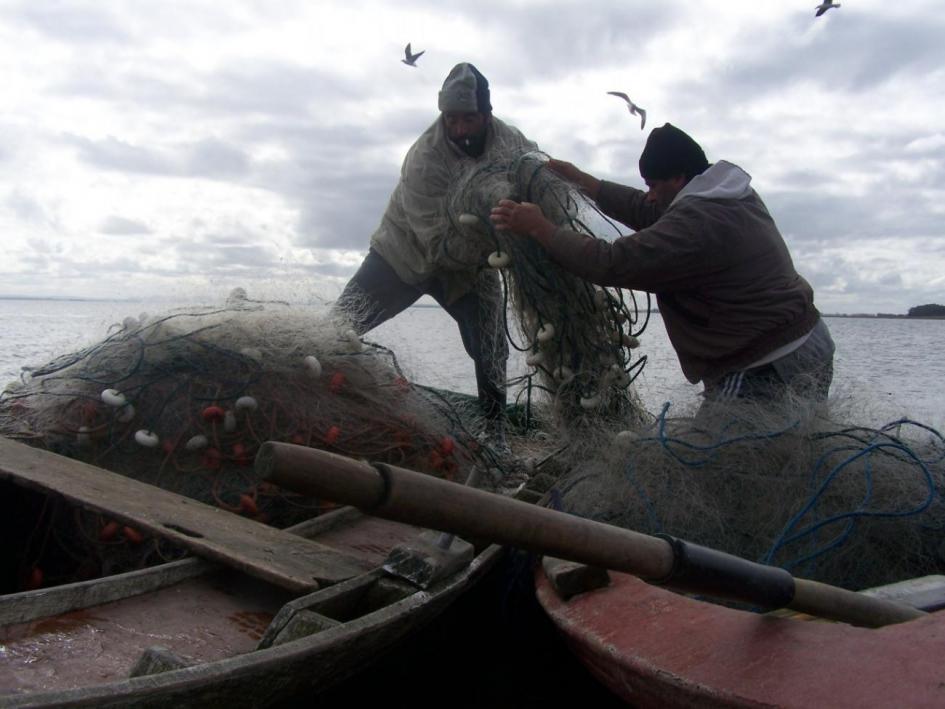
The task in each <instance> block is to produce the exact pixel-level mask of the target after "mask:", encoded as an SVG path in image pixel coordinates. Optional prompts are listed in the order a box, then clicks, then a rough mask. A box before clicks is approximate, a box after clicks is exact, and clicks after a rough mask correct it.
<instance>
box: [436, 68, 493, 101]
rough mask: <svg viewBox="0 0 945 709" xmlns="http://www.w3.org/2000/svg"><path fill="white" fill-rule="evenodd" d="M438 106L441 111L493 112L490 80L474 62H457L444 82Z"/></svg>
mask: <svg viewBox="0 0 945 709" xmlns="http://www.w3.org/2000/svg"><path fill="white" fill-rule="evenodd" d="M438 106H439V109H440V111H458V112H462V113H471V112H475V113H491V112H492V104H491V103H490V102H489V81H488V80H487V79H486V77H484V76H483V75H482V74H481V73H480V72H479V70H478V69H477V68H476V67H474V66H473V65H472V64H469V63H468V62H463V63H461V64H457V65H456V66H454V67H453V70H452V71H450V73H449V76H447V77H446V81H444V82H443V89H442V90H441V91H440V95H439V101H438Z"/></svg>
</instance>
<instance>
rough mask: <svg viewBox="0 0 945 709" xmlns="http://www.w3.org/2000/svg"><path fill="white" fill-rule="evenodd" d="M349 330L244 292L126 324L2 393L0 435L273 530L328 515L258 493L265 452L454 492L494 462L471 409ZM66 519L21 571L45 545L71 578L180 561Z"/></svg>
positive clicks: (290, 497)
mask: <svg viewBox="0 0 945 709" xmlns="http://www.w3.org/2000/svg"><path fill="white" fill-rule="evenodd" d="M345 327H346V325H345V323H344V322H343V321H340V320H333V319H331V317H329V316H328V315H327V314H318V313H315V312H313V311H311V310H304V309H299V308H290V307H283V306H281V305H279V304H274V303H269V304H266V305H263V304H261V303H254V302H253V301H250V300H248V299H247V298H246V297H245V293H243V292H241V290H240V289H237V291H234V294H233V295H232V296H231V298H230V300H229V301H228V303H227V306H226V307H223V308H218V309H204V308H194V309H189V310H187V311H172V312H170V313H167V314H164V315H161V316H159V317H150V318H149V317H146V316H144V317H142V318H141V319H138V318H126V319H125V321H124V322H123V323H122V324H121V325H120V326H115V328H114V331H113V332H112V333H111V334H110V335H109V336H108V337H106V338H105V339H104V340H102V341H101V342H98V343H97V344H94V345H92V346H89V347H87V348H85V349H83V350H81V351H79V352H75V353H73V354H69V355H65V356H62V357H59V358H57V359H56V360H54V361H52V362H50V363H48V364H46V365H44V366H41V367H36V368H33V369H32V370H30V371H29V376H24V377H23V381H21V382H20V383H16V384H13V385H10V386H9V387H8V388H7V389H6V390H5V391H4V392H3V395H2V397H0V434H2V435H4V436H7V437H9V438H13V439H17V440H20V441H23V442H25V443H28V444H30V445H34V446H38V447H42V448H45V449H48V450H51V451H53V452H56V453H59V454H62V455H66V456H69V457H71V458H75V459H77V460H81V461H84V462H87V463H91V464H94V465H96V466H99V467H102V468H106V469H108V470H111V471H114V472H117V473H120V474H122V475H125V476H128V477H132V478H135V479H137V480H141V481H143V482H146V483H150V484H152V485H156V486H158V487H161V488H163V489H165V490H170V491H173V492H176V493H179V494H182V495H186V496H188V497H191V498H194V499H197V500H200V501H202V502H205V503H207V504H211V505H215V506H218V507H220V508H223V509H226V510H229V511H231V512H234V513H237V514H241V515H245V516H247V517H250V518H253V519H256V520H259V521H262V522H266V523H269V524H272V525H274V526H278V527H285V526H288V525H291V524H294V523H296V522H298V521H301V520H303V519H306V518H310V517H312V516H315V515H317V514H318V513H319V512H320V511H322V510H324V509H326V508H328V507H331V506H332V503H331V502H330V501H323V500H317V499H310V498H305V497H301V496H299V495H296V494H292V493H289V492H287V491H285V490H281V489H279V488H276V487H274V486H272V485H269V484H266V483H263V484H255V483H254V482H252V476H250V475H248V474H247V473H248V472H249V471H250V466H251V465H252V464H253V460H254V456H255V454H256V452H257V450H258V448H259V446H260V445H261V444H262V443H263V442H264V441H267V440H276V441H288V442H292V443H297V444H300V445H305V446H312V447H315V448H322V449H325V450H329V451H333V452H336V453H340V454H343V455H347V456H354V457H359V458H366V459H369V460H372V461H384V462H388V463H392V464H395V465H400V466H404V467H407V468H411V469H414V470H419V471H422V472H425V473H428V474H431V475H436V476H439V477H443V478H446V479H451V480H457V481H463V480H464V479H465V478H466V476H467V475H468V474H469V472H470V470H471V469H472V467H473V466H474V465H476V464H477V463H479V462H483V456H487V455H488V451H486V450H485V449H483V448H482V447H480V446H479V445H478V444H477V442H476V440H475V438H474V437H473V436H472V434H471V433H470V430H471V429H473V428H474V426H473V424H472V423H470V421H471V418H470V417H474V416H475V415H476V410H477V407H476V405H475V404H476V402H475V399H471V398H470V399H469V403H468V404H466V403H464V401H463V399H462V398H461V397H458V398H457V397H450V398H449V399H447V398H446V396H445V395H443V394H440V393H437V392H435V391H432V390H428V389H425V388H421V387H418V386H415V385H414V384H412V383H411V382H410V381H408V380H407V379H406V378H405V377H404V375H403V373H402V371H401V370H400V368H399V366H398V364H397V361H396V359H395V357H394V355H393V353H392V352H391V351H389V350H387V349H385V348H382V347H380V346H377V345H373V344H370V343H366V342H363V341H362V340H361V339H360V338H358V337H357V336H356V335H355V334H354V333H353V332H351V331H350V330H345ZM488 462H489V461H484V463H486V464H487V463H488ZM55 507H56V506H55V505H52V506H51V507H49V506H47V508H44V510H43V512H42V515H43V516H44V517H45V522H48V521H49V520H50V517H51V516H53V515H55V514H57V512H56V509H55ZM60 517H61V518H60V519H56V520H54V521H53V524H51V525H49V528H50V529H51V530H52V531H51V533H50V534H51V535H52V536H51V537H50V534H47V533H42V534H35V535H33V537H32V544H33V548H31V549H27V550H24V554H25V555H26V557H27V558H25V562H26V563H27V564H34V563H35V562H36V561H37V559H38V558H39V557H41V556H42V555H43V553H44V548H45V547H46V546H58V547H60V549H59V550H58V552H57V553H58V554H59V555H60V556H65V557H70V558H73V559H74V560H75V564H73V565H71V566H72V568H71V570H70V571H68V573H70V574H75V575H80V576H81V575H97V574H98V573H100V572H111V571H116V570H120V569H124V568H131V567H136V566H141V565H144V564H145V563H149V562H150V561H154V560H157V557H159V558H168V557H169V556H173V555H175V554H177V553H178V552H176V551H173V550H169V549H167V548H166V546H162V545H164V544H165V543H163V542H161V541H160V540H156V539H155V540H146V543H143V540H142V538H141V535H140V533H138V532H137V531H136V530H134V529H133V528H131V527H124V528H121V527H119V525H118V524H117V523H116V522H114V521H113V520H110V519H108V518H107V517H105V516H102V515H97V514H94V515H93V514H89V513H78V514H73V512H71V511H67V510H66V508H65V506H63V508H62V512H61V514H60ZM40 521H42V520H40ZM45 522H43V524H44V525H45ZM39 523H40V522H39V521H38V522H37V524H38V525H39ZM78 567H82V568H83V569H84V570H83V571H78V570H77V568H78ZM86 567H88V568H86ZM96 567H98V568H96ZM64 573H66V572H64Z"/></svg>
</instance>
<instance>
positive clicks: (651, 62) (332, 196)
mask: <svg viewBox="0 0 945 709" xmlns="http://www.w3.org/2000/svg"><path fill="white" fill-rule="evenodd" d="M814 5H816V2H815V1H813V0H801V1H798V0H791V1H788V0H778V1H777V2H754V3H737V2H710V1H708V0H706V1H704V2H703V1H700V0H678V1H673V0H662V1H661V2H652V1H651V2H640V1H638V0H615V1H614V2H593V3H588V2H580V3H579V2H574V3H571V2H543V1H541V0H525V1H521V2H516V1H515V0H502V2H497V1H493V0H480V1H479V2H476V3H471V2H464V3H456V4H453V3H446V2H442V1H435V0H415V1H411V0H399V1H398V2H397V3H393V2H385V3H381V2H376V3H372V2H361V1H359V0H347V1H346V2H343V3H341V2H337V3H329V2H316V1H313V0H298V1H296V0H281V1H280V2H278V3H275V2H266V1H264V0H230V1H229V2H226V3H224V2H219V0H213V1H212V2H210V1H207V2H203V1H201V0H179V1H166V2H165V1H159V2H145V1H144V0H123V1H119V0H89V1H87V2H86V1H82V0H75V1H68V0H64V1H61V2H59V1H53V0H25V1H23V2H15V1H11V0H0V75H2V83H0V106H2V110H0V231H2V243H3V259H2V261H0V295H40V296H47V295H59V296H82V297H104V298H112V297H115V298H128V297H134V296H138V295H143V296H159V295H174V296H178V297H180V296H184V297H187V296H188V295H191V294H192V295H193V297H194V298H198V297H204V296H206V295H207V294H211V295H213V294H224V295H225V293H226V292H227V291H228V290H229V289H230V288H232V287H234V286H243V287H245V288H247V290H248V291H249V292H250V295H251V296H252V295H253V294H258V293H262V294H272V293H278V294H280V295H281V296H283V297H286V298H290V299H307V298H311V297H314V296H322V297H328V298H330V297H333V296H334V295H335V294H336V293H337V291H338V289H339V287H340V286H341V285H343V284H344V282H345V281H346V280H347V277H349V276H350V275H351V273H353V271H354V269H355V268H356V267H357V265H358V264H359V263H360V260H361V258H362V257H363V254H364V252H365V250H366V249H367V245H368V241H369V238H370V235H371V233H372V231H373V230H374V228H375V227H376V226H377V223H378V221H379V219H380V216H381V214H382V212H383V209H384V206H385V204H386V202H387V198H388V195H389V194H390V191H391V190H392V189H393V187H394V185H395V184H396V182H397V178H398V175H399V169H400V163H401V161H402V159H403V156H404V153H405V152H406V150H407V148H408V147H409V146H410V144H411V143H412V142H413V140H414V139H415V138H416V137H417V136H418V135H419V134H420V133H421V132H422V131H423V130H424V129H425V128H426V127H427V126H428V125H429V124H430V123H431V122H432V121H433V120H434V119H435V118H436V116H437V113H436V94H437V91H438V89H439V87H440V84H441V83H442V81H443V79H444V77H445V76H446V74H447V73H448V71H449V69H450V68H451V67H452V66H453V65H454V64H456V63H457V62H459V61H471V62H473V63H474V64H476V66H477V67H478V68H479V69H480V70H481V71H482V73H483V74H485V75H486V76H487V77H488V78H489V80H490V84H491V88H492V103H493V106H494V111H495V114H496V115H497V116H499V117H501V118H503V119H504V120H506V121H508V122H510V123H512V124H514V125H516V126H518V127H519V128H520V129H521V130H522V131H523V132H524V133H525V134H526V135H527V136H528V137H529V138H531V139H533V140H535V141H536V142H537V143H538V144H539V146H540V147H541V148H542V149H543V150H544V151H545V152H547V153H549V154H551V155H553V156H555V157H558V158H562V159H566V160H570V161H572V162H574V163H576V164H577V165H579V166H580V167H582V168H584V169H586V170H588V171H589V172H592V173H594V174H596V175H598V176H599V177H604V178H608V179H613V180H617V181H620V182H624V183H625V184H630V185H634V186H642V182H641V180H640V177H639V174H638V172H637V167H636V165H637V158H638V157H639V153H640V150H641V149H642V147H643V144H644V141H645V138H646V135H647V133H648V132H649V128H650V127H651V126H652V127H655V126H658V125H662V124H663V123H665V122H671V123H673V124H675V125H677V126H679V127H681V128H683V129H684V130H686V131H687V132H689V133H690V134H691V135H693V137H695V138H696V140H698V141H699V142H700V143H701V144H702V146H703V147H704V149H705V151H706V154H707V156H708V158H709V160H710V161H715V160H718V159H725V160H729V161H731V162H734V163H736V164H738V165H740V166H742V167H743V168H744V169H745V170H747V171H748V172H749V173H750V174H751V175H752V178H753V182H752V184H753V186H754V187H755V189H756V190H757V191H758V192H759V193H760V194H761V196H762V198H763V199H764V200H765V202H766V203H767V205H768V207H769V209H770V210H771V212H772V213H773V214H774V216H775V219H776V220H777V221H778V223H779V225H780V227H781V230H782V233H783V234H784V237H785V239H786V241H787V242H788V245H789V247H790V248H791V251H792V253H793V256H794V260H795V263H796V265H797V268H798V270H799V271H800V272H801V273H802V274H803V275H805V276H806V277H807V279H808V280H810V281H811V283H812V284H813V285H814V289H815V292H816V301H817V305H818V306H819V307H820V309H821V310H822V311H824V312H828V313H830V312H848V313H849V312H900V313H901V312H905V311H906V310H907V309H908V308H909V307H910V306H913V305H919V304H922V303H930V302H938V303H945V125H943V118H942V113H943V107H945V41H943V37H945V13H943V12H942V7H941V4H940V0H937V1H933V0H896V1H895V2H890V1H889V0H883V1H882V2H880V0H843V2H842V7H840V8H839V9H832V10H830V11H829V12H827V13H826V14H825V15H824V16H822V17H820V18H815V17H814ZM408 41H409V42H412V44H413V49H414V51H419V50H425V51H426V53H425V54H424V55H423V56H422V57H421V58H420V60H419V61H418V68H416V69H414V68H410V67H408V66H405V65H404V64H402V63H401V62H400V59H401V58H402V57H403V47H404V45H405V44H406V43H407V42H408ZM611 90H620V91H625V92H626V93H628V94H629V95H630V96H631V98H632V99H633V100H634V101H635V102H636V103H638V104H639V105H640V106H642V107H643V108H645V109H646V110H647V111H648V121H647V131H645V132H641V131H640V128H639V121H638V119H636V118H635V117H633V116H630V114H629V113H628V112H627V110H626V108H625V106H624V105H623V104H622V103H621V102H620V100H619V99H616V98H614V97H612V96H608V95H607V93H606V92H607V91H611Z"/></svg>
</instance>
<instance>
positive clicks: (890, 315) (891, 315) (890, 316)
mask: <svg viewBox="0 0 945 709" xmlns="http://www.w3.org/2000/svg"><path fill="white" fill-rule="evenodd" d="M0 300H54V301H61V302H64V303H68V302H75V303H141V302H152V300H153V299H150V298H81V297H78V296H68V295H47V296H34V295H0ZM410 307H412V308H439V307H440V306H439V305H437V304H436V303H415V304H414V305H412V306H410ZM650 312H652V313H654V314H656V315H659V312H660V311H659V310H657V309H656V308H653V309H652V310H651V311H650ZM821 315H822V316H823V317H825V318H870V319H874V320H876V319H884V320H945V315H899V314H897V313H821Z"/></svg>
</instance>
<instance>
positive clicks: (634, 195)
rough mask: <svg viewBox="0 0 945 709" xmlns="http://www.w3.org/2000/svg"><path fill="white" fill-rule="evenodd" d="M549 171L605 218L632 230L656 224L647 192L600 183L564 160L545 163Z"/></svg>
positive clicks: (609, 183)
mask: <svg viewBox="0 0 945 709" xmlns="http://www.w3.org/2000/svg"><path fill="white" fill-rule="evenodd" d="M547 167H548V169H549V170H551V171H552V172H554V173H556V174H558V175H560V176H561V177H563V178H564V179H566V180H568V181H569V182H573V183H574V184H575V185H577V187H578V188H579V189H580V190H581V192H583V193H584V194H586V195H587V196H588V197H590V198H591V199H592V200H594V202H596V203H597V206H598V207H599V208H600V210H601V211H602V212H603V213H604V214H606V215H607V216H608V217H611V218H613V219H616V220H617V221H618V222H620V223H622V224H626V225H627V226H628V227H630V228H631V229H633V230H635V231H636V230H639V229H645V228H646V227H648V226H651V225H653V224H655V223H656V221H657V220H658V219H659V218H660V216H661V212H660V211H659V210H658V209H657V208H656V205H653V204H649V203H648V202H647V201H646V193H645V192H643V191H642V190H638V189H636V188H634V187H626V186H624V185H618V184H617V183H616V182H607V181H606V180H600V179H598V178H596V177H594V176H593V175H591V174H589V173H587V172H584V171H583V170H580V169H578V168H577V167H575V166H574V165H573V164H571V163H569V162H566V161H564V160H555V159H554V158H552V159H550V160H549V161H548V165H547Z"/></svg>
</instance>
